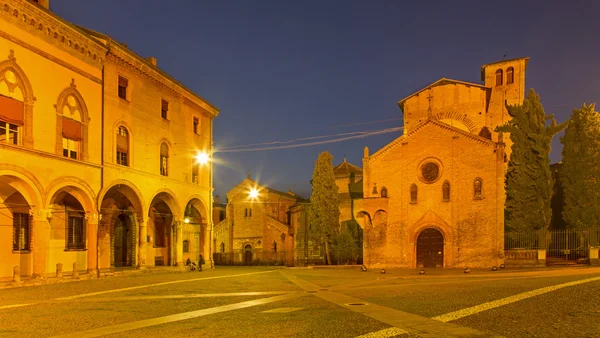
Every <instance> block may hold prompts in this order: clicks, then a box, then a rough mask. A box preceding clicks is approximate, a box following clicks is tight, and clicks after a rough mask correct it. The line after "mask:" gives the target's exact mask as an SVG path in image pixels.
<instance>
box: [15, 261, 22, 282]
mask: <svg viewBox="0 0 600 338" xmlns="http://www.w3.org/2000/svg"><path fill="white" fill-rule="evenodd" d="M13 282H15V283H19V282H21V267H20V266H18V265H17V266H15V267H13Z"/></svg>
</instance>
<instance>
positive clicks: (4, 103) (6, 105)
mask: <svg viewBox="0 0 600 338" xmlns="http://www.w3.org/2000/svg"><path fill="white" fill-rule="evenodd" d="M24 116H25V114H24V109H23V102H21V101H17V100H15V99H11V98H10V97H6V96H2V95H0V120H2V121H4V122H8V123H12V124H16V125H18V126H23V125H24V124H25V123H24V122H23V121H24Z"/></svg>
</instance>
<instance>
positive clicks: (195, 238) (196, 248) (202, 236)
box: [181, 196, 212, 262]
mask: <svg viewBox="0 0 600 338" xmlns="http://www.w3.org/2000/svg"><path fill="white" fill-rule="evenodd" d="M183 215H184V224H183V227H182V231H183V235H182V239H183V240H188V241H189V243H190V246H189V250H188V252H185V251H183V252H181V254H182V261H184V262H185V261H186V260H187V259H188V258H189V259H190V260H192V261H196V260H199V257H200V255H202V257H203V259H204V260H205V261H206V262H208V261H209V260H211V259H212V257H211V252H210V244H211V242H210V241H211V229H210V218H209V213H208V209H207V208H206V206H205V204H204V203H203V202H202V200H201V199H200V198H199V197H197V196H194V197H192V198H191V199H190V200H189V201H188V203H187V204H186V207H185V210H184V212H183Z"/></svg>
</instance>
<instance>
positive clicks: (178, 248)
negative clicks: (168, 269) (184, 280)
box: [175, 221, 183, 266]
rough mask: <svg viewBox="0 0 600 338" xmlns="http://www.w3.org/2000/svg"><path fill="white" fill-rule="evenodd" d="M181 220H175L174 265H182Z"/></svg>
mask: <svg viewBox="0 0 600 338" xmlns="http://www.w3.org/2000/svg"><path fill="white" fill-rule="evenodd" d="M182 225H183V222H182V221H177V222H175V265H177V266H183V226H182Z"/></svg>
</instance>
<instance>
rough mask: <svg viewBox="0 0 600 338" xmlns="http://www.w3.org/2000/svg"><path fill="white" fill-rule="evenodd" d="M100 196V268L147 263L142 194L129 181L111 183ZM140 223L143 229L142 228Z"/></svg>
mask: <svg viewBox="0 0 600 338" xmlns="http://www.w3.org/2000/svg"><path fill="white" fill-rule="evenodd" d="M100 196H101V198H100V199H99V203H100V205H99V213H100V218H101V220H100V222H99V226H98V243H99V245H98V246H99V248H100V250H99V252H98V261H99V267H100V268H108V267H126V266H136V265H138V260H137V258H138V257H139V264H140V265H143V264H145V255H144V251H143V250H140V251H138V245H137V243H138V238H140V247H143V246H144V243H145V240H144V238H145V217H144V204H143V200H142V197H141V196H142V195H141V194H140V192H139V190H138V189H137V187H136V186H135V185H133V184H132V183H130V182H128V181H116V182H114V183H112V184H110V185H108V186H107V187H106V188H105V189H104V190H103V191H102V192H101V193H100ZM138 226H139V229H138Z"/></svg>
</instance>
